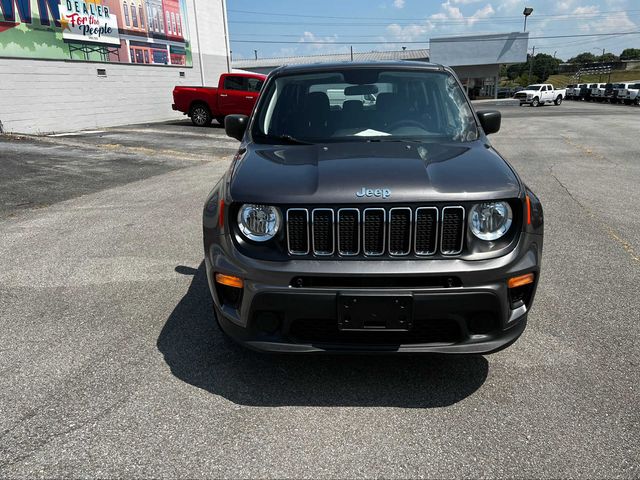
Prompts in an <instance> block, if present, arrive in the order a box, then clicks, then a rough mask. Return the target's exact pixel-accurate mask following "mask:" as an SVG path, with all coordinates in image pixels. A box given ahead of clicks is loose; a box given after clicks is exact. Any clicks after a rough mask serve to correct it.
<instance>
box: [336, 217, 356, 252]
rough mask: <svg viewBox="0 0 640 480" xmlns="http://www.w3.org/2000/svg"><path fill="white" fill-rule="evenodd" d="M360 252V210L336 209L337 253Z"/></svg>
mask: <svg viewBox="0 0 640 480" xmlns="http://www.w3.org/2000/svg"><path fill="white" fill-rule="evenodd" d="M359 252H360V210H358V209H357V208H341V209H340V210H338V253H339V254H340V255H357V254H358V253H359Z"/></svg>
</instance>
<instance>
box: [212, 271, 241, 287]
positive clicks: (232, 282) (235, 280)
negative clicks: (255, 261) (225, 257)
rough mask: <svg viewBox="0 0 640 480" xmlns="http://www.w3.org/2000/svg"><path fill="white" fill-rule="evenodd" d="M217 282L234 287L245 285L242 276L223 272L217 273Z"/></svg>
mask: <svg viewBox="0 0 640 480" xmlns="http://www.w3.org/2000/svg"><path fill="white" fill-rule="evenodd" d="M216 283H219V284H221V285H226V286H227V287H234V288H242V286H243V285H244V282H243V281H242V279H241V278H240V277H234V276H233V275H225V274H223V273H216Z"/></svg>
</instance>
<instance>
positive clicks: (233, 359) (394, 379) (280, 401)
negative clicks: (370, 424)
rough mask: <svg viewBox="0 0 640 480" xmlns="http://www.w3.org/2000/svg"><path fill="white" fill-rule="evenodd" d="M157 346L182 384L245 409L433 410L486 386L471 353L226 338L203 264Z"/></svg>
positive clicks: (482, 366)
mask: <svg viewBox="0 0 640 480" xmlns="http://www.w3.org/2000/svg"><path fill="white" fill-rule="evenodd" d="M176 271H177V272H179V273H182V274H185V275H193V280H192V282H191V285H190V287H189V290H188V291H187V293H186V294H185V296H184V297H183V298H182V300H180V303H178V305H177V306H176V307H175V309H174V310H173V312H172V313H171V315H170V316H169V318H168V319H167V322H166V324H165V325H164V327H163V329H162V332H161V333H160V336H159V338H158V341H157V347H158V350H160V352H162V354H163V355H164V359H165V361H166V362H167V364H168V365H169V367H170V368H171V372H172V373H173V374H174V375H175V376H176V377H178V378H179V379H181V380H182V381H184V382H187V383H189V384H191V385H194V386H196V387H199V388H202V389H204V390H207V391H209V392H211V393H214V394H216V395H220V396H222V397H224V398H226V399H228V400H230V401H231V402H234V403H236V404H240V405H249V406H325V407H326V406H361V407H371V406H380V407H388V406H393V407H415V408H431V407H443V406H448V405H452V404H454V403H456V402H459V401H460V400H463V399H464V398H466V397H468V396H469V395H471V394H472V393H473V392H475V391H476V390H477V389H478V388H480V386H481V385H482V384H483V383H484V381H485V379H486V378H487V373H488V363H487V360H486V359H485V358H484V357H482V356H480V355H472V356H441V355H429V356H356V355H352V356H348V355H340V356H332V355H307V356H295V355H269V354H261V353H257V352H254V351H251V350H248V349H245V348H243V347H241V346H239V345H237V344H235V343H234V342H232V341H231V340H229V339H227V338H226V337H225V336H224V335H223V334H222V333H221V331H220V329H219V328H218V326H217V325H216V322H215V318H214V314H213V305H212V300H211V295H210V293H209V287H208V285H207V278H206V274H205V267H204V262H203V263H202V264H200V266H199V268H198V269H197V270H196V269H193V268H190V267H183V266H179V267H176Z"/></svg>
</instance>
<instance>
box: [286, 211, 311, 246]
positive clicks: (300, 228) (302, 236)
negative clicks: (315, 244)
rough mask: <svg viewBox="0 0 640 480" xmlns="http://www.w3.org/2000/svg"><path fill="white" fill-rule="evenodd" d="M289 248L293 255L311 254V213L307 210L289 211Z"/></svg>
mask: <svg viewBox="0 0 640 480" xmlns="http://www.w3.org/2000/svg"><path fill="white" fill-rule="evenodd" d="M287 248H288V249H289V253H291V254H292V255H307V254H308V253H309V212H307V209H306V208H290V209H289V210H287Z"/></svg>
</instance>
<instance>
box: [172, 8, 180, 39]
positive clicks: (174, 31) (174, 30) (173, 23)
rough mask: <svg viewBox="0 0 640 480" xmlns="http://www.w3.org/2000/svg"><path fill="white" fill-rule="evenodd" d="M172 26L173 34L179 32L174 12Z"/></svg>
mask: <svg viewBox="0 0 640 480" xmlns="http://www.w3.org/2000/svg"><path fill="white" fill-rule="evenodd" d="M171 28H172V29H173V34H174V35H177V34H178V29H177V27H176V16H175V14H174V13H173V12H171Z"/></svg>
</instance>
